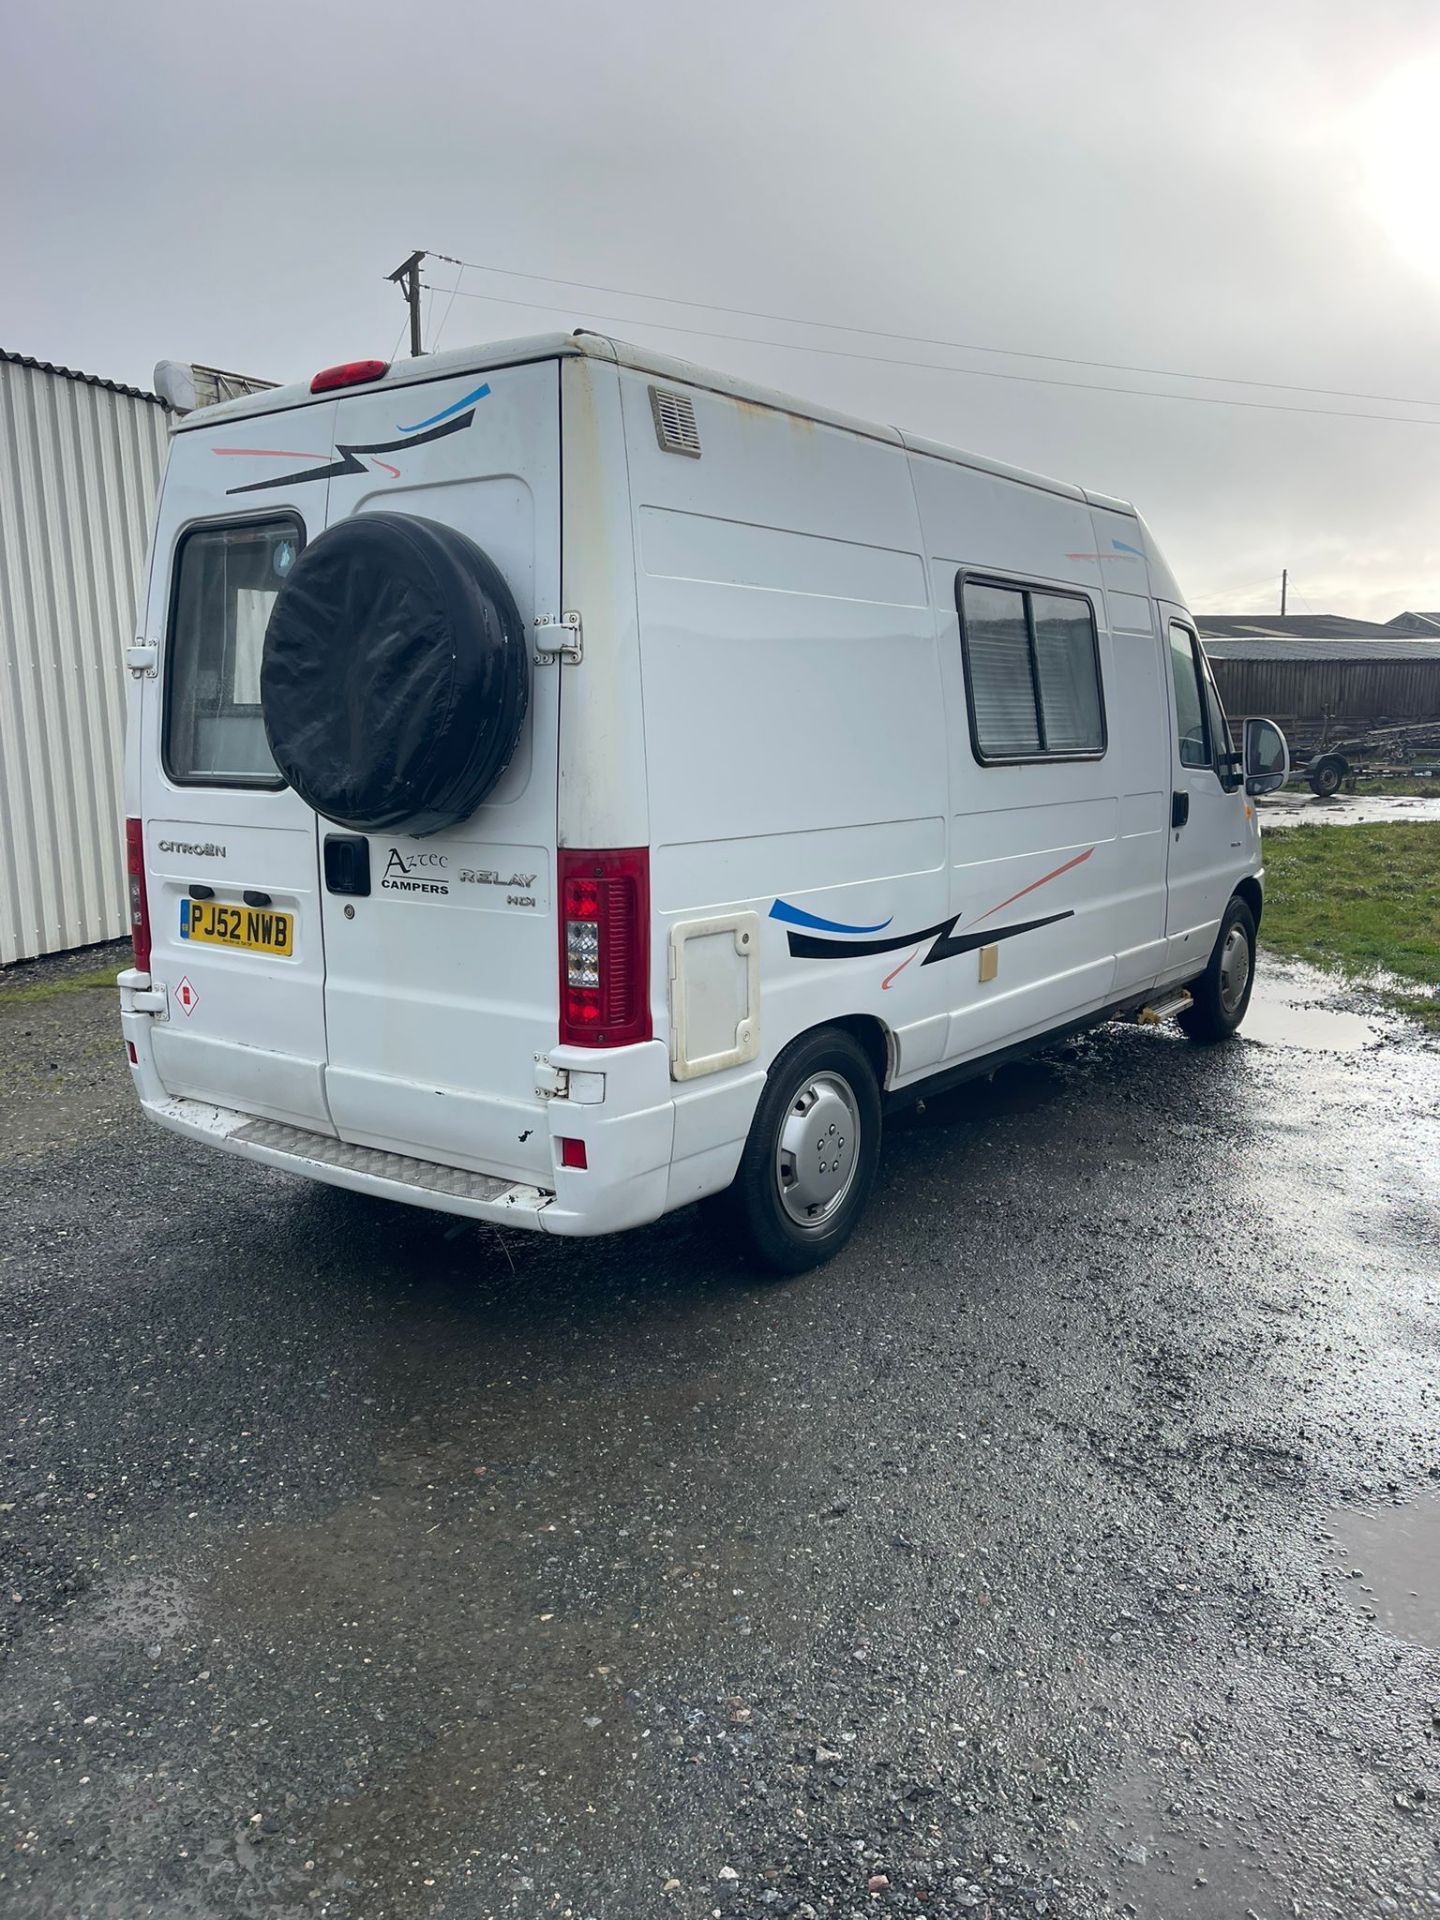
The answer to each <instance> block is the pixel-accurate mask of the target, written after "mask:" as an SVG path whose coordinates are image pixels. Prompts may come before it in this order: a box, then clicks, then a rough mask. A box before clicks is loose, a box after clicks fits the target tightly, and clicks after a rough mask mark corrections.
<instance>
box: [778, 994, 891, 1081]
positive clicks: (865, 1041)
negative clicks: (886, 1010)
mask: <svg viewBox="0 0 1440 1920" xmlns="http://www.w3.org/2000/svg"><path fill="white" fill-rule="evenodd" d="M825 1027H839V1029H840V1031H841V1032H842V1033H848V1034H849V1035H850V1037H851V1039H852V1040H855V1041H858V1043H859V1045H860V1047H861V1049H862V1051H863V1052H864V1054H865V1057H866V1059H867V1060H868V1061H869V1062H870V1065H871V1066H872V1067H873V1068H874V1070H875V1084H876V1085H877V1086H878V1087H879V1089H880V1091H881V1092H882V1093H883V1092H884V1091H885V1088H886V1086H887V1085H888V1083H889V1079H890V1072H891V1069H892V1067H893V1065H894V1063H895V1057H896V1049H895V1036H894V1034H893V1033H892V1032H891V1030H890V1028H889V1027H887V1026H886V1024H885V1022H884V1021H883V1020H878V1019H877V1018H876V1017H875V1015H874V1014H873V1013H846V1014H842V1015H841V1016H840V1017H839V1018H838V1019H835V1020H822V1021H820V1022H819V1023H818V1024H817V1025H816V1026H815V1027H812V1028H811V1029H810V1031H811V1032H812V1033H819V1032H820V1031H821V1030H822V1029H823V1028H825ZM798 1037H799V1036H797V1038H798Z"/></svg>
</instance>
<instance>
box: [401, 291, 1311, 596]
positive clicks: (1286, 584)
mask: <svg viewBox="0 0 1440 1920" xmlns="http://www.w3.org/2000/svg"><path fill="white" fill-rule="evenodd" d="M415 258H416V259H417V260H418V259H419V258H420V255H419V254H418V253H417V254H416V256H415ZM391 277H392V279H393V277H394V276H393V275H392V276H391ZM1289 590H1290V569H1289V568H1288V567H1282V568H1281V569H1280V618H1281V619H1282V620H1283V619H1284V618H1285V597H1286V595H1287V593H1288V592H1289Z"/></svg>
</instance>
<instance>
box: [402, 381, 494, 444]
mask: <svg viewBox="0 0 1440 1920" xmlns="http://www.w3.org/2000/svg"><path fill="white" fill-rule="evenodd" d="M489 391H490V383H489V381H488V380H487V381H486V383H485V384H484V385H483V386H480V387H476V389H475V391H474V392H473V393H467V394H466V396H465V398H464V399H463V400H457V401H456V402H455V404H454V406H453V407H446V408H445V410H444V411H443V412H442V413H432V414H431V416H430V418H429V419H428V420H417V421H416V422H415V424H414V426H413V427H397V428H396V429H395V431H396V432H397V433H419V431H420V429H421V428H422V427H433V426H435V425H436V424H437V423H438V422H439V421H441V420H448V419H449V418H450V416H451V414H452V413H459V412H460V410H461V408H462V407H468V406H469V405H470V403H471V401H472V400H483V399H484V398H485V396H486V394H487V393H489Z"/></svg>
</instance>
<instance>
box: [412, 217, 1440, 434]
mask: <svg viewBox="0 0 1440 1920" xmlns="http://www.w3.org/2000/svg"><path fill="white" fill-rule="evenodd" d="M435 257H436V258H437V259H446V260H448V261H449V264H451V265H455V264H456V263H455V262H454V261H453V260H450V258H449V256H448V255H438V254H437V255H436V256H435ZM460 264H462V265H468V264H469V262H462V263H460ZM536 277H537V278H538V277H539V276H536ZM437 291H439V292H441V293H448V294H450V295H451V296H452V297H455V296H458V297H459V298H460V299H461V300H488V301H490V302H491V303H492V304H494V305H499V306H502V307H521V308H523V309H524V310H525V311H526V312H527V313H563V314H568V315H570V316H571V317H572V318H573V317H574V314H575V311H576V309H575V308H574V307H573V306H568V305H567V306H556V305H554V304H553V303H551V302H547V301H544V300H517V299H514V298H512V297H510V296H507V295H505V294H500V293H478V292H472V291H471V289H470V288H469V287H462V286H461V285H460V284H459V282H458V280H457V282H456V284H455V285H454V286H453V287H441V288H439V289H437ZM649 297H650V296H648V295H639V296H637V298H641V299H646V298H649ZM583 311H585V312H587V313H589V314H590V317H591V318H592V319H595V320H604V321H606V322H608V323H611V324H614V325H618V326H622V327H649V328H650V329H651V330H652V331H656V330H658V331H659V332H662V333H685V334H694V335H699V336H702V337H703V338H705V339H707V340H729V341H731V342H732V343H733V344H734V345H735V346H741V347H777V348H779V349H780V350H781V351H782V352H784V353H811V354H823V355H824V356H825V357H826V358H827V359H838V360H868V361H871V362H873V363H874V364H876V365H878V366H884V367H909V368H910V370H911V371H912V372H914V373H951V374H958V375H960V376H961V377H963V378H965V379H969V380H1011V381H1017V382H1018V383H1019V384H1020V385H1022V386H1031V387H1065V388H1068V389H1069V390H1070V391H1071V392H1072V393H1124V394H1130V395H1132V396H1133V397H1135V398H1136V399H1140V400H1179V401H1184V402H1187V403H1188V404H1189V405H1191V406H1196V407H1244V408H1246V409H1247V410H1249V411H1252V412H1260V413H1297V414H1309V415H1311V416H1313V417H1314V418H1316V419H1326V420H1384V421H1388V422H1390V423H1391V424H1392V425H1394V426H1409V427H1440V418H1436V419H1433V420H1427V419H1424V418H1422V417H1421V416H1419V415H1417V414H1406V413H1356V412H1355V411H1353V410H1352V409H1350V408H1347V407H1290V406H1286V405H1284V404H1283V403H1282V402H1281V401H1278V400H1236V399H1232V398H1229V397H1227V396H1226V395H1224V394H1218V393H1167V392H1166V391H1165V390H1164V389H1163V388H1160V387H1119V386H1115V385H1113V384H1112V383H1111V382H1109V381H1100V380H1062V379H1060V378H1058V377H1057V376H1055V375H1053V374H1052V375H1046V374H1041V373H1004V372H1001V370H1000V369H999V368H997V367H949V366H944V365H942V364H941V363H940V362H939V361H936V360H905V359H901V358H899V357H897V356H896V355H894V354H885V353H862V352H861V351H860V350H859V348H857V347H817V346H812V345H810V344H809V343H808V342H805V341H801V340H767V339H761V338H759V337H757V336H756V335H755V334H748V333H725V332H723V331H722V330H721V329H719V328H717V327H688V326H683V325H681V323H680V322H679V321H677V320H643V319H641V318H640V317H639V316H638V315H635V314H625V313H601V312H599V311H598V310H597V309H593V308H585V309H583ZM996 351H999V349H996ZM1179 377H1181V378H1186V377H1195V378H1200V377H1209V376H1198V375H1197V376H1184V375H1182V376H1179ZM1294 391H1297V392H1302V393H1303V392H1310V391H1312V389H1310V388H1303V387H1302V388H1297V389H1294ZM1357 397H1358V396H1357ZM1412 404H1414V405H1416V406H1421V407H1425V406H1430V405H1432V404H1436V405H1440V402H1433V403H1432V402H1431V401H1428V400H1417V401H1415V402H1413V403H1412Z"/></svg>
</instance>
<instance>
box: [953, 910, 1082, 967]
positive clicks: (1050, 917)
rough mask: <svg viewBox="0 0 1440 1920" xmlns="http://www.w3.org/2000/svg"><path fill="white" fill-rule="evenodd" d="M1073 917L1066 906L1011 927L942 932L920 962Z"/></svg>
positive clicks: (974, 947)
mask: <svg viewBox="0 0 1440 1920" xmlns="http://www.w3.org/2000/svg"><path fill="white" fill-rule="evenodd" d="M1074 917H1075V909H1074V908H1073V907H1067V908H1066V909H1065V911H1064V912H1063V913H1047V914H1046V916H1045V918H1044V919H1043V920H1020V921H1017V922H1016V924H1015V925H1014V926H1013V927H989V928H986V927H982V928H980V930H979V931H978V932H976V933H957V934H951V935H949V936H946V935H944V934H942V935H941V937H940V938H939V939H938V940H937V941H936V942H935V944H934V946H933V947H931V949H930V951H929V953H927V954H926V956H925V958H924V960H922V961H921V963H920V964H921V965H922V966H926V967H928V966H929V965H930V964H931V962H932V961H935V960H950V959H953V958H954V956H955V955H956V954H957V953H974V951H975V949H976V948H977V947H993V946H994V945H995V944H996V942H997V941H1000V940H1013V939H1014V938H1015V936H1016V934H1017V933H1033V932H1034V930H1035V928H1036V927H1053V926H1054V924H1055V922H1056V921H1057V920H1072V919H1073V918H1074ZM951 924H952V925H953V924H954V923H953V922H952V923H951Z"/></svg>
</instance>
